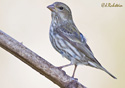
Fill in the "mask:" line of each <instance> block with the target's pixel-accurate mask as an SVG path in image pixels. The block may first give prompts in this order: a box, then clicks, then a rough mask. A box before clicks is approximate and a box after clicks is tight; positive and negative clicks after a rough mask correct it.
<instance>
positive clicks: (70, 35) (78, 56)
mask: <svg viewBox="0 0 125 88" xmlns="http://www.w3.org/2000/svg"><path fill="white" fill-rule="evenodd" d="M47 8H48V9H50V10H51V16H52V21H51V26H50V32H49V37H50V41H51V43H52V46H53V47H54V48H55V49H56V51H58V52H59V53H60V54H61V55H62V56H64V57H65V58H67V59H68V60H70V61H71V63H70V64H68V65H64V66H61V67H59V68H60V69H61V68H63V67H66V66H70V65H75V68H74V72H73V75H72V77H73V78H74V74H75V70H76V68H77V65H79V64H84V65H86V66H91V67H95V68H97V69H101V70H103V71H105V72H106V73H108V74H109V75H110V76H111V77H113V78H114V79H116V77H115V76H113V75H112V74H111V73H109V72H108V71H107V70H106V69H105V68H104V67H103V66H102V65H101V64H100V63H99V62H98V61H97V59H96V58H95V57H94V55H93V52H92V51H91V49H90V47H89V46H88V45H87V43H86V39H85V37H84V36H83V35H82V33H81V32H80V31H79V30H78V29H77V27H76V26H75V24H74V22H73V19H72V14H71V10H70V8H69V7H68V6H67V5H66V4H64V3H62V2H55V3H53V4H52V5H49V6H48V7H47Z"/></svg>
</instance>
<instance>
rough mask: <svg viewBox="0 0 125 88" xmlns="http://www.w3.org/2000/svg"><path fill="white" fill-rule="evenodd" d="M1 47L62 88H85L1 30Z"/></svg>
mask: <svg viewBox="0 0 125 88" xmlns="http://www.w3.org/2000/svg"><path fill="white" fill-rule="evenodd" d="M0 47H1V48H3V49H5V50H6V51H8V52H10V53H11V54H12V55H14V56H16V57H17V58H18V59H20V60H21V61H23V62H24V63H25V64H27V65H29V66H30V67H32V68H33V69H34V70H36V71H37V72H39V73H40V74H42V75H44V76H45V77H46V78H48V79H49V80H51V81H52V82H53V83H55V84H57V85H58V86H59V87H61V88H85V86H83V85H82V84H81V83H79V82H78V81H77V80H75V79H73V78H71V77H70V76H68V75H67V74H65V72H64V71H63V70H60V69H58V68H56V67H55V66H53V65H52V64H50V63H49V62H47V61H46V60H45V59H43V58H42V57H40V56H39V55H37V54H36V53H34V52H33V51H31V50H30V49H28V48H27V47H25V46H24V45H23V44H22V43H20V42H18V41H16V40H15V39H13V38H12V37H10V36H9V35H7V34H6V33H4V32H2V31H1V30H0Z"/></svg>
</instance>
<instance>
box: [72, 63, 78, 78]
mask: <svg viewBox="0 0 125 88" xmlns="http://www.w3.org/2000/svg"><path fill="white" fill-rule="evenodd" d="M76 68H77V65H75V68H74V71H73V75H72V78H74V75H75V71H76Z"/></svg>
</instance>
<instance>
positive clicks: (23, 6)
mask: <svg viewBox="0 0 125 88" xmlns="http://www.w3.org/2000/svg"><path fill="white" fill-rule="evenodd" d="M55 1H57V0H0V30H2V31H4V32H5V33H7V34H8V35H10V36H12V37H13V38H15V39H16V40H18V41H19V42H23V44H24V45H25V46H27V47H28V48H30V49H31V50H32V51H34V52H36V53H37V54H38V55H40V56H41V57H43V58H45V59H46V60H47V61H49V62H51V63H52V64H53V65H55V66H61V65H65V64H68V63H69V61H68V60H66V59H65V58H62V56H61V55H60V54H58V53H57V52H56V51H55V50H54V49H53V47H52V46H51V44H50V41H49V26H50V22H51V12H50V11H49V10H48V9H47V8H46V7H47V5H50V4H52V3H53V2H55ZM58 1H61V2H64V3H66V4H67V5H68V6H69V7H70V8H71V10H72V14H73V19H74V21H75V23H76V25H77V27H78V29H79V30H80V31H81V32H82V33H83V34H84V35H85V37H86V39H87V42H88V44H89V46H90V47H91V49H92V51H93V52H94V55H95V57H96V58H97V59H98V60H99V62H100V63H101V64H102V65H103V66H104V67H105V68H106V69H107V70H108V71H109V72H111V73H112V74H113V75H115V76H116V77H117V78H118V79H116V80H115V79H113V78H111V77H110V76H109V75H107V74H106V73H105V72H103V71H101V70H98V69H95V68H91V67H88V66H83V65H80V66H79V67H78V68H77V71H76V75H75V77H76V78H78V81H79V82H80V83H82V84H83V85H85V86H86V87H88V88H125V1H124V0H117V1H116V0H58ZM102 3H116V4H121V5H123V7H101V4H102ZM73 68H74V66H70V67H67V68H64V70H65V71H66V73H67V74H68V75H70V76H71V75H72V72H73ZM0 88H59V87H58V86H57V85H55V84H54V83H52V82H51V81H49V80H48V79H46V78H45V77H44V76H42V75H40V74H39V73H38V72H36V71H35V70H33V69H32V68H31V67H29V66H28V65H26V64H24V63H23V62H22V61H20V60H19V59H17V58H16V57H15V56H13V55H11V54H10V53H8V52H7V51H5V50H3V49H2V48H0Z"/></svg>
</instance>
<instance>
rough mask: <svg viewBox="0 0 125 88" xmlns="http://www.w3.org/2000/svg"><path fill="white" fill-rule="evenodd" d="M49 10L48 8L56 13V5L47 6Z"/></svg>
mask: <svg viewBox="0 0 125 88" xmlns="http://www.w3.org/2000/svg"><path fill="white" fill-rule="evenodd" d="M47 8H48V9H49V10H51V11H54V10H55V7H54V5H53V4H52V5H49V6H47Z"/></svg>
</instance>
